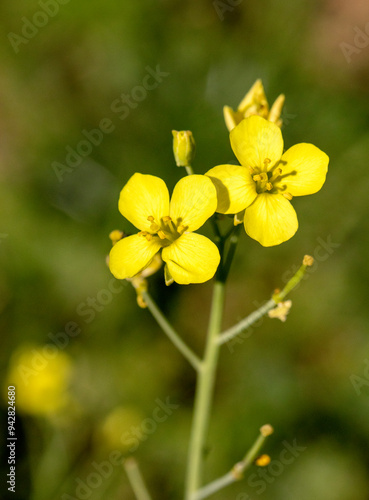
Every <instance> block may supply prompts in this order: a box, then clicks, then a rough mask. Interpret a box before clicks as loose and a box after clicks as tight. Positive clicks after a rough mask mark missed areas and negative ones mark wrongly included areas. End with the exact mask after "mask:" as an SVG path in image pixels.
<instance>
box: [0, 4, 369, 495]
mask: <svg viewBox="0 0 369 500" xmlns="http://www.w3.org/2000/svg"><path fill="white" fill-rule="evenodd" d="M42 5H44V7H42ZM55 5H56V6H55ZM40 12H49V14H47V15H46V18H45V14H39V13H40ZM0 19H1V21H0V23H1V28H2V44H1V47H0V54H1V67H2V71H1V78H0V106H1V108H0V109H1V112H0V145H1V146H0V175H1V185H0V203H1V223H0V258H1V262H2V265H1V269H0V275H1V276H0V309H1V317H0V322H1V349H0V359H1V369H2V394H3V401H2V409H1V412H2V413H1V415H2V417H1V420H2V428H3V430H2V436H3V437H5V435H6V405H5V400H6V387H7V385H9V384H14V385H16V384H17V405H16V406H17V425H16V431H17V436H18V441H17V466H16V467H17V468H16V493H15V494H11V498H13V499H14V498H19V499H28V498H31V499H33V500H47V499H63V500H65V499H68V498H69V499H70V498H90V499H95V500H98V499H104V498H109V499H114V500H118V499H127V500H132V499H133V498H134V496H133V493H132V491H131V488H130V486H129V484H128V481H127V478H126V475H125V473H124V471H123V469H122V468H121V466H118V465H116V464H115V465H111V466H110V467H109V466H108V465H105V469H102V470H104V471H105V472H100V473H99V474H97V475H96V471H97V468H98V467H99V465H100V466H101V464H102V463H106V461H109V460H110V458H109V457H111V453H112V452H116V453H119V454H123V455H124V456H126V455H127V456H128V455H129V454H130V449H131V451H132V449H134V448H136V449H135V451H134V456H135V457H136V458H137V460H138V461H139V463H140V467H141V469H142V472H143V474H144V476H145V478H146V481H147V484H148V485H149V488H150V491H151V493H152V497H153V499H154V500H155V499H159V498H160V499H162V500H165V499H175V498H181V497H182V491H183V478H184V469H185V463H186V451H187V440H188V436H189V431H190V421H191V411H192V400H193V395H194V382H195V377H194V373H193V372H192V370H191V368H190V367H189V366H188V365H187V363H186V361H185V360H183V359H182V358H181V355H180V354H179V353H177V352H176V350H175V349H174V347H173V346H172V345H171V344H170V342H169V341H168V340H167V338H166V337H165V336H164V334H163V333H162V332H161V330H160V328H159V327H158V326H157V324H156V322H155V320H154V319H153V318H152V317H151V316H150V313H149V312H148V311H147V310H142V309H140V308H138V307H137V304H136V297H135V291H134V290H133V288H132V287H131V285H130V284H129V283H123V284H122V285H119V283H118V282H115V281H114V280H112V276H111V275H110V273H109V271H108V269H107V267H106V264H105V257H106V255H107V253H108V252H109V249H110V241H109V239H108V234H109V232H110V231H111V230H113V229H117V228H119V229H122V230H125V231H130V230H132V227H131V226H130V225H129V224H128V223H127V222H126V221H125V220H124V219H123V218H122V216H121V215H120V214H119V212H118V210H117V200H118V196H119V192H120V190H121V188H122V187H123V185H124V184H125V182H126V181H127V180H128V178H129V177H130V176H131V175H132V174H133V173H134V172H136V171H138V172H141V173H145V174H153V175H158V176H161V177H163V178H164V179H165V180H166V182H167V184H168V186H169V187H170V188H173V186H174V185H175V183H176V182H177V181H178V179H179V178H180V176H181V175H183V172H182V171H181V170H180V169H178V168H177V167H176V166H175V164H174V161H173V158H172V151H171V143H172V136H171V130H172V129H177V130H181V129H190V130H192V131H193V133H194V136H195V138H196V142H197V156H196V160H195V163H194V168H195V170H196V171H197V172H198V173H204V172H206V171H207V170H208V169H209V168H211V167H213V166H215V165H217V164H220V163H226V162H231V161H234V156H233V153H232V151H231V148H230V145H229V139H228V133H227V130H226V128H225V125H224V122H223V117H222V107H223V105H225V104H228V105H230V106H232V107H236V106H237V104H238V103H239V101H240V100H241V98H242V97H243V96H244V94H245V93H246V91H247V90H248V89H249V88H250V86H251V85H252V84H253V83H254V81H255V80H256V79H257V78H262V80H263V83H264V86H265V89H266V93H267V97H268V100H269V102H272V101H273V100H274V99H275V98H276V97H277V96H278V95H279V94H280V93H284V94H285V95H286V106H285V110H284V113H283V118H284V126H283V134H284V139H285V146H286V147H289V146H291V145H293V144H295V143H298V142H311V143H313V144H315V145H317V146H318V147H319V148H321V149H322V150H323V151H325V152H326V153H327V154H328V155H329V156H330V170H329V175H328V178H327V182H326V184H325V186H324V188H323V189H322V190H321V191H320V192H319V193H318V194H316V195H314V196H308V197H304V198H300V199H296V200H294V206H295V208H296V210H297V212H298V216H299V222H300V228H299V231H298V232H297V234H296V235H295V237H294V238H293V239H291V240H290V241H289V242H287V243H284V244H283V245H281V246H278V247H274V248H269V249H265V248H262V247H261V246H260V245H259V244H258V243H257V242H255V241H252V240H251V239H249V238H247V237H246V235H243V238H242V239H241V242H240V244H239V248H238V250H237V254H236V257H235V261H234V265H233V268H232V271H231V275H230V279H229V284H228V289H227V304H226V313H225V318H224V326H225V327H227V326H231V325H232V324H233V323H234V322H235V321H238V320H239V319H241V318H242V317H244V316H245V315H247V314H248V313H250V312H251V311H252V310H253V309H255V308H256V307H258V306H259V305H260V304H261V303H263V301H264V300H266V299H268V298H269V297H270V294H271V293H272V291H273V290H274V288H276V287H280V286H281V285H283V283H284V282H285V280H286V279H287V277H288V276H290V275H291V270H292V272H293V270H294V269H296V266H298V265H299V264H300V261H301V259H302V256H303V255H304V254H306V253H308V254H312V255H314V253H315V255H316V256H317V255H320V258H319V259H318V260H317V265H316V266H315V268H314V272H311V273H310V274H309V276H308V279H306V280H305V281H304V283H303V284H302V285H301V286H300V287H299V288H298V289H297V290H296V291H295V292H294V293H293V295H292V296H291V298H292V300H293V307H292V310H291V312H290V315H289V317H288V320H287V322H286V323H282V322H280V321H279V320H277V319H265V320H264V321H263V323H262V325H260V327H258V328H255V329H254V330H253V331H252V332H249V334H248V335H247V338H244V339H243V341H242V342H241V343H238V344H234V345H233V348H232V349H231V348H227V347H224V349H223V352H222V355H221V359H220V366H219V373H218V380H217V386H216V395H215V401H214V410H213V412H212V422H211V429H210V436H209V449H208V457H207V466H206V480H207V481H210V480H212V479H214V478H216V477H218V476H220V475H222V474H223V473H225V472H226V471H227V470H229V469H230V468H231V466H232V465H233V464H234V463H235V462H237V461H238V460H239V459H241V458H242V456H243V455H244V453H245V452H246V451H247V449H248V447H249V446H250V445H251V443H252V442H253V440H254V439H255V437H256V436H257V433H258V429H259V427H260V426H261V425H262V424H265V423H271V424H272V425H273V426H274V428H275V434H274V435H273V436H272V437H271V438H270V439H269V441H268V442H267V445H266V447H265V452H267V453H269V454H270V455H271V457H272V459H273V460H274V465H273V468H272V469H268V468H266V469H264V471H267V477H268V479H266V478H264V479H260V477H258V476H255V474H258V470H257V469H256V468H255V467H253V468H252V469H250V471H249V472H248V473H247V474H246V477H245V480H244V481H243V482H240V483H237V484H235V485H233V486H232V487H229V488H228V489H227V490H224V491H222V492H219V493H218V494H216V495H214V497H213V498H214V499H218V500H222V499H227V500H230V499H234V500H250V499H255V498H260V499H265V500H269V499H273V500H281V499H283V500H286V499H296V498H299V499H301V500H304V499H311V498H315V500H323V499H324V500H325V499H327V498H329V499H330V500H365V499H368V498H369V480H368V477H369V474H368V472H369V452H368V448H369V391H368V386H369V368H368V366H369V361H368V360H369V342H368V324H369V318H368V315H369V308H368V278H369V276H368V275H369V264H368V240H369V237H368V234H369V205H368V192H369V176H368V167H369V161H368V145H369V133H368V124H369V120H368V119H369V99H368V92H369V90H368V89H369V35H367V34H365V28H366V32H367V33H369V24H368V23H369V7H368V4H367V3H366V2H363V1H361V0H353V1H351V2H346V1H344V0H323V1H321V2H314V1H311V0H298V1H295V0H288V1H284V2H278V1H276V0H264V1H263V2H256V1H255V0H240V1H234V0H232V1H231V0H219V1H216V0H215V1H213V2H212V1H210V0H209V1H204V0H189V1H187V2H181V1H179V0H158V1H153V0H141V1H140V2H133V1H129V0H127V1H125V2H117V1H115V0H104V1H102V0H90V1H89V2H76V1H74V0H72V1H69V2H65V1H64V3H60V4H55V2H52V1H51V2H50V3H48V2H44V3H42V2H41V1H39V2H37V1H35V0H31V1H30V0H19V1H17V2H12V1H10V0H3V1H2V2H1V4H0ZM34 22H36V25H37V24H38V25H39V27H38V28H37V26H36V28H32V26H31V25H34ZM42 24H44V26H41V25H42ZM22 30H23V33H22ZM35 30H36V31H35ZM22 37H23V38H22ZM158 66H159V69H160V71H161V72H163V73H165V76H162V77H161V80H162V81H161V82H158V85H157V86H156V88H154V89H152V90H149V91H147V95H146V96H144V97H142V95H143V94H142V93H141V94H140V93H139V92H140V91H137V89H136V90H135V88H136V87H137V86H140V85H142V82H143V81H144V78H145V75H147V74H148V72H149V71H150V70H152V71H154V70H155V69H156V68H157V67H158ZM148 67H149V68H150V70H149V69H148ZM158 79H159V78H158ZM150 81H151V82H152V80H150ZM122 94H125V95H126V96H131V101H130V102H131V104H130V105H129V108H125V111H124V110H123V108H122V103H120V104H119V100H120V99H121V95H122ZM132 95H133V96H136V97H137V99H136V100H135V99H133V100H132ZM117 102H118V104H117ZM114 103H115V104H114ZM118 105H119V110H117V106H118ZM127 109H128V112H127ZM102 120H105V121H104V122H103V123H104V124H105V125H106V124H107V123H108V124H109V125H110V129H109V130H110V132H108V133H105V134H104V135H103V138H102V140H101V141H100V144H97V145H93V146H92V147H91V151H90V152H89V154H86V155H85V156H84V158H82V159H81V161H80V162H79V161H77V160H76V161H75V163H76V165H75V166H73V167H68V168H66V169H65V170H63V169H62V170H60V168H62V167H60V165H61V164H64V165H66V155H67V153H68V151H69V152H70V149H68V148H71V149H74V150H75V149H76V147H77V146H78V144H79V143H80V141H82V140H84V139H85V136H84V134H83V131H91V130H92V129H96V128H97V127H99V125H100V124H101V121H102ZM109 120H110V121H109ZM97 142H98V141H97ZM55 162H58V163H55ZM55 165H57V166H55ZM204 230H205V232H207V234H211V231H210V229H209V228H204ZM322 241H324V242H328V243H329V242H330V241H331V242H333V243H334V246H329V250H327V249H326V250H322ZM323 246H324V245H323ZM319 248H320V249H319ZM211 286H212V285H211V283H207V284H204V285H196V286H182V287H181V286H178V285H173V286H171V287H170V288H166V287H165V285H164V284H163V276H162V272H159V273H158V274H157V275H155V276H154V277H152V278H151V279H150V291H151V293H152V295H153V296H154V298H155V299H156V300H157V302H158V304H159V305H160V307H161V308H162V309H163V310H164V311H165V313H166V314H167V316H168V317H169V319H170V321H171V322H173V324H175V326H176V327H177V328H178V329H179V330H180V332H181V334H182V335H183V337H184V338H185V339H186V341H187V342H188V343H189V344H190V345H191V346H192V347H193V349H194V350H195V351H196V352H197V353H198V354H201V353H202V349H203V345H204V332H205V330H206V324H207V316H208V310H209V305H210V296H211ZM113 287H115V288H113ZM118 287H119V288H118ZM109 290H110V291H109ZM66 330H67V333H65V332H66ZM63 332H64V333H63ZM67 334H68V335H67ZM63 339H64V340H63ZM65 339H67V340H65ZM46 345H47V346H48V347H47V348H46V350H45V346H46ZM50 346H51V347H50ZM52 346H54V350H53V347H52ZM40 350H41V351H40ZM40 352H41V354H40V355H39V356H38V354H37V353H40ZM42 353H43V354H42ZM45 353H48V355H49V358H47V356H46V354H45ZM45 359H46V362H45ZM27 363H28V364H27ZM19 367H23V368H21V369H19ZM25 367H26V368H25ZM27 370H28V371H27ZM45 394H46V395H47V396H45ZM168 398H169V399H168ZM159 401H160V402H161V403H162V404H164V403H165V402H168V401H169V402H170V403H171V404H173V405H178V408H176V409H175V410H167V411H168V416H167V417H168V418H166V419H164V420H163V421H162V422H158V421H156V420H155V419H154V417H153V415H155V413H154V412H155V409H156V408H157V407H158V404H159V405H160V403H159ZM54 410H55V411H54ZM170 412H171V414H169V413H170ZM156 414H157V413H156ZM160 415H162V413H161V414H160ZM286 442H287V443H289V444H290V445H291V446H292V445H293V444H294V443H295V444H296V443H297V445H298V446H299V447H300V448H299V451H298V452H297V453H296V455H298V456H295V457H293V460H291V461H290V462H291V463H289V464H282V465H281V461H280V459H281V457H283V456H284V455H283V454H282V455H281V453H282V451H283V449H285V447H286ZM4 450H6V446H5V441H4V442H3V443H2V449H1V452H2V454H3V455H4V458H6V454H7V452H6V451H4ZM302 450H303V451H302ZM291 456H292V455H289V457H291ZM111 463H112V462H111V461H110V464H111ZM94 464H95V465H94ZM96 464H97V465H96ZM7 471H8V466H7V465H4V467H3V468H2V471H1V473H2V477H5V474H6V473H7ZM93 472H95V476H94V475H91V474H92V473H93ZM104 474H105V475H104ZM253 474H254V476H252V475H253ZM251 476H252V477H251ZM99 478H100V479H99ZM256 481H258V482H256ZM83 485H84V486H83ZM78 488H79V489H78ZM3 490H4V491H3V493H2V495H3V497H4V498H6V494H7V491H6V487H5V486H4V487H3ZM68 495H70V496H68Z"/></svg>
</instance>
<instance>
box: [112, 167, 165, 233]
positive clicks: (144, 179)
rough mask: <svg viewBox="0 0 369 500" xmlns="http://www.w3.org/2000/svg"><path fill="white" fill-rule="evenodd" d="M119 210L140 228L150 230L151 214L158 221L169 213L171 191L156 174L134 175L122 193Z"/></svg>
mask: <svg viewBox="0 0 369 500" xmlns="http://www.w3.org/2000/svg"><path fill="white" fill-rule="evenodd" d="M119 211H120V213H121V214H122V215H123V217H125V218H126V219H128V220H129V221H130V222H131V223H132V224H133V225H134V226H136V227H137V228H138V229H141V231H149V230H150V225H151V222H149V221H148V220H147V218H148V217H149V216H152V217H154V219H155V220H156V221H158V220H160V219H161V217H164V216H165V215H169V193H168V189H167V186H166V184H165V182H164V181H163V180H162V179H160V178H159V177H155V176H154V175H143V174H134V175H132V177H131V178H130V179H129V181H128V182H127V184H126V185H125V186H124V188H123V189H122V191H121V193H120V198H119Z"/></svg>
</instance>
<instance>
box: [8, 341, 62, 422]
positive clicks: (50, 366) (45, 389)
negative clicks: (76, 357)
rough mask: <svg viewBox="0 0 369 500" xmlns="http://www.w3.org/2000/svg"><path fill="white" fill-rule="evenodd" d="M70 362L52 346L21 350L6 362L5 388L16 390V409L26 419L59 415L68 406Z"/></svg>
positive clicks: (22, 348)
mask: <svg viewBox="0 0 369 500" xmlns="http://www.w3.org/2000/svg"><path fill="white" fill-rule="evenodd" d="M71 372H72V362H71V359H70V358H69V356H68V355H67V354H65V353H64V352H61V351H60V350H59V349H57V348H56V347H55V346H52V345H50V346H43V347H42V348H41V347H37V348H33V349H32V348H31V347H25V346H24V347H21V348H20V349H19V350H17V351H16V352H15V353H14V354H13V356H12V358H11V362H10V367H9V372H8V384H9V385H14V386H15V388H16V408H18V409H19V411H21V412H23V413H28V414H30V415H38V416H41V415H51V414H57V413H60V412H62V411H64V410H66V408H68V406H69V404H70V403H71V401H72V400H71V396H70V394H69V380H70V377H71Z"/></svg>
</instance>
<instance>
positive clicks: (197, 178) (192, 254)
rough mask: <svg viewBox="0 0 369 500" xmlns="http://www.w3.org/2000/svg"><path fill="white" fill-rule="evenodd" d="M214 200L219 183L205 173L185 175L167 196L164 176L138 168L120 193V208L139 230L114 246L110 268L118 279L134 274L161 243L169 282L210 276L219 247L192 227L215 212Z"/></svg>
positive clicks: (150, 258) (155, 251)
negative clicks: (216, 186)
mask: <svg viewBox="0 0 369 500" xmlns="http://www.w3.org/2000/svg"><path fill="white" fill-rule="evenodd" d="M216 206H217V198H216V189H215V188H214V186H213V184H212V182H211V181H210V179H209V178H208V177H205V176H203V175H189V176H187V177H184V178H183V179H181V180H180V181H179V182H178V183H177V184H176V186H175V188H174V191H173V194H172V199H171V201H169V193H168V189H167V186H166V185H165V182H164V181H163V180H162V179H160V178H159V177H155V176H153V175H142V174H134V175H133V176H132V177H131V178H130V179H129V181H128V183H127V184H126V185H125V186H124V188H123V189H122V191H121V193H120V198H119V211H120V213H121V214H122V215H123V216H124V217H125V218H126V219H128V220H129V221H130V222H131V223H132V224H133V225H134V226H135V227H137V228H138V229H140V232H139V233H138V234H135V235H132V236H128V237H127V238H123V239H122V240H120V241H118V242H117V243H116V244H115V245H114V246H113V248H112V249H111V251H110V258H109V267H110V271H111V272H112V274H113V275H114V276H115V277H116V278H118V279H127V278H132V277H133V276H136V275H137V274H138V273H140V272H142V270H143V269H145V268H146V267H147V266H148V265H149V264H150V263H151V261H152V259H153V258H154V256H155V254H156V253H157V252H158V251H159V250H160V249H163V250H162V259H163V261H164V262H165V263H166V265H165V269H164V274H165V281H166V284H170V283H172V282H173V281H176V282H177V283H179V284H181V285H187V284H189V283H203V282H205V281H207V280H209V279H211V278H212V277H213V276H214V274H215V271H216V269H217V267H218V264H219V261H220V255H219V251H218V248H217V247H216V245H215V244H214V243H213V242H212V241H210V240H209V239H208V238H206V237H205V236H202V235H200V234H196V233H193V231H196V230H197V229H198V228H199V227H201V226H202V225H203V224H204V223H205V222H206V220H207V219H208V218H209V217H210V216H211V215H213V213H214V212H215V209H216Z"/></svg>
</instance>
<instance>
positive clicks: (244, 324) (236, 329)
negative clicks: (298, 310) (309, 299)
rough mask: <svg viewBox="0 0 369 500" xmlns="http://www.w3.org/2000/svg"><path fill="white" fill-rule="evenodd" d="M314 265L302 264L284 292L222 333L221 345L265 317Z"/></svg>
mask: <svg viewBox="0 0 369 500" xmlns="http://www.w3.org/2000/svg"><path fill="white" fill-rule="evenodd" d="M309 265H312V264H302V266H301V267H300V269H299V270H298V271H297V272H296V273H295V274H294V275H293V276H292V278H291V279H290V280H289V281H288V282H287V283H286V285H285V286H284V288H283V290H282V291H280V292H276V293H274V294H273V296H272V298H271V299H270V300H268V302H266V303H265V304H264V305H262V306H261V307H259V309H257V310H256V311H254V312H252V313H251V314H249V315H248V316H246V318H243V319H241V321H240V322H239V323H237V324H236V325H234V326H232V327H231V328H228V330H225V331H224V332H223V333H221V334H220V335H219V337H218V342H219V344H224V343H225V342H228V340H231V339H232V338H233V337H236V336H237V335H239V334H240V333H242V332H243V331H244V330H246V329H247V328H249V327H250V326H251V325H253V324H254V323H255V322H256V321H257V320H258V319H260V318H261V317H262V316H264V315H265V314H266V313H267V312H269V311H270V310H271V309H274V307H275V306H276V305H277V304H278V303H279V302H281V301H282V300H283V299H284V298H285V297H286V296H287V295H288V294H289V293H290V292H291V291H292V290H293V289H294V288H295V287H296V286H297V285H298V284H299V283H300V281H301V280H302V279H303V277H304V276H305V273H306V269H307V268H308V267H309Z"/></svg>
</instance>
